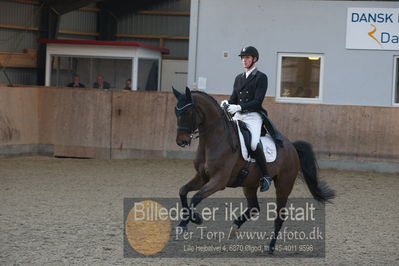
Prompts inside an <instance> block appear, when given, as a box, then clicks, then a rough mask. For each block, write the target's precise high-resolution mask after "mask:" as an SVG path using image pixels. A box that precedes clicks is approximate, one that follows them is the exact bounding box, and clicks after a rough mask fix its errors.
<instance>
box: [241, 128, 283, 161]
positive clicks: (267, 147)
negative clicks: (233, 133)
mask: <svg viewBox="0 0 399 266" xmlns="http://www.w3.org/2000/svg"><path fill="white" fill-rule="evenodd" d="M236 125H237V128H238V136H239V138H240V146H241V155H242V158H244V160H245V161H247V162H255V159H253V158H251V157H250V156H249V154H248V150H247V146H245V142H244V137H243V136H242V133H241V129H240V127H239V126H238V121H236ZM260 140H261V142H262V145H263V152H264V153H265V158H266V162H268V163H271V162H274V161H275V160H276V157H277V150H276V144H274V141H273V139H272V137H271V136H270V135H269V134H267V135H266V136H264V137H260Z"/></svg>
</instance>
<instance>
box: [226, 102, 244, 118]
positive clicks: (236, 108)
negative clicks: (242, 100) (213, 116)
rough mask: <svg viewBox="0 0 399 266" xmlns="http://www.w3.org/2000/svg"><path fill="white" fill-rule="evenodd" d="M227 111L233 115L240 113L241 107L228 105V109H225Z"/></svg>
mask: <svg viewBox="0 0 399 266" xmlns="http://www.w3.org/2000/svg"><path fill="white" fill-rule="evenodd" d="M227 111H228V112H229V113H230V114H232V115H234V114H235V113H237V112H238V111H241V106H240V105H238V104H230V105H229V107H228V108H227Z"/></svg>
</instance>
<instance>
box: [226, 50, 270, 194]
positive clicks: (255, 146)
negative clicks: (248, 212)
mask: <svg viewBox="0 0 399 266" xmlns="http://www.w3.org/2000/svg"><path fill="white" fill-rule="evenodd" d="M238 56H240V57H241V63H242V66H243V67H244V68H245V73H241V74H238V75H237V77H236V79H235V81H234V90H233V93H232V95H231V97H230V99H229V100H224V101H222V103H221V106H222V107H223V106H224V104H228V105H229V106H228V108H227V111H228V112H229V113H230V114H231V115H234V117H233V119H235V120H241V121H243V122H245V123H246V125H247V127H248V129H249V131H250V132H251V136H252V137H251V149H252V151H253V154H254V157H255V160H256V162H257V163H258V165H259V167H260V169H261V172H262V179H261V185H260V191H262V192H263V191H266V190H268V189H269V187H270V184H271V182H272V179H271V178H270V177H269V174H268V171H267V167H266V159H265V155H264V153H263V149H262V144H261V143H260V142H259V140H260V135H261V128H262V117H261V115H260V114H259V112H261V111H262V110H263V108H262V102H263V99H264V98H265V95H266V90H267V76H266V75H265V74H264V73H262V72H260V71H259V70H258V69H257V68H256V67H255V63H256V62H257V61H258V59H259V53H258V50H256V48H255V47H253V46H247V47H244V48H243V49H242V50H241V53H240V54H239V55H238Z"/></svg>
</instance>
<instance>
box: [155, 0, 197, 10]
mask: <svg viewBox="0 0 399 266" xmlns="http://www.w3.org/2000/svg"><path fill="white" fill-rule="evenodd" d="M190 5H191V1H190V0H170V1H168V2H164V3H159V4H157V5H155V6H153V7H152V8H151V10H165V11H183V12H188V11H190Z"/></svg>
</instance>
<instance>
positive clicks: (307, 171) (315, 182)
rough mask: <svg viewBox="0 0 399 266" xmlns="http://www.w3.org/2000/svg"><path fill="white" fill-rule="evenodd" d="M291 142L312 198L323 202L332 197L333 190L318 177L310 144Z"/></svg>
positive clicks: (333, 194) (333, 195)
mask: <svg viewBox="0 0 399 266" xmlns="http://www.w3.org/2000/svg"><path fill="white" fill-rule="evenodd" d="M292 144H293V145H294V147H295V149H296V151H297V152H298V156H299V161H300V164H301V169H302V173H303V177H304V178H305V182H306V185H307V186H308V188H309V190H310V193H312V195H313V198H314V199H316V200H317V201H320V202H323V203H324V202H326V201H329V200H330V199H333V198H334V197H335V191H334V190H332V189H331V188H329V187H328V185H327V183H325V182H323V181H320V180H319V178H318V173H317V172H318V171H317V170H318V165H317V161H316V157H315V154H314V152H313V148H312V145H311V144H310V143H308V142H305V141H295V142H293V143H292Z"/></svg>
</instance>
